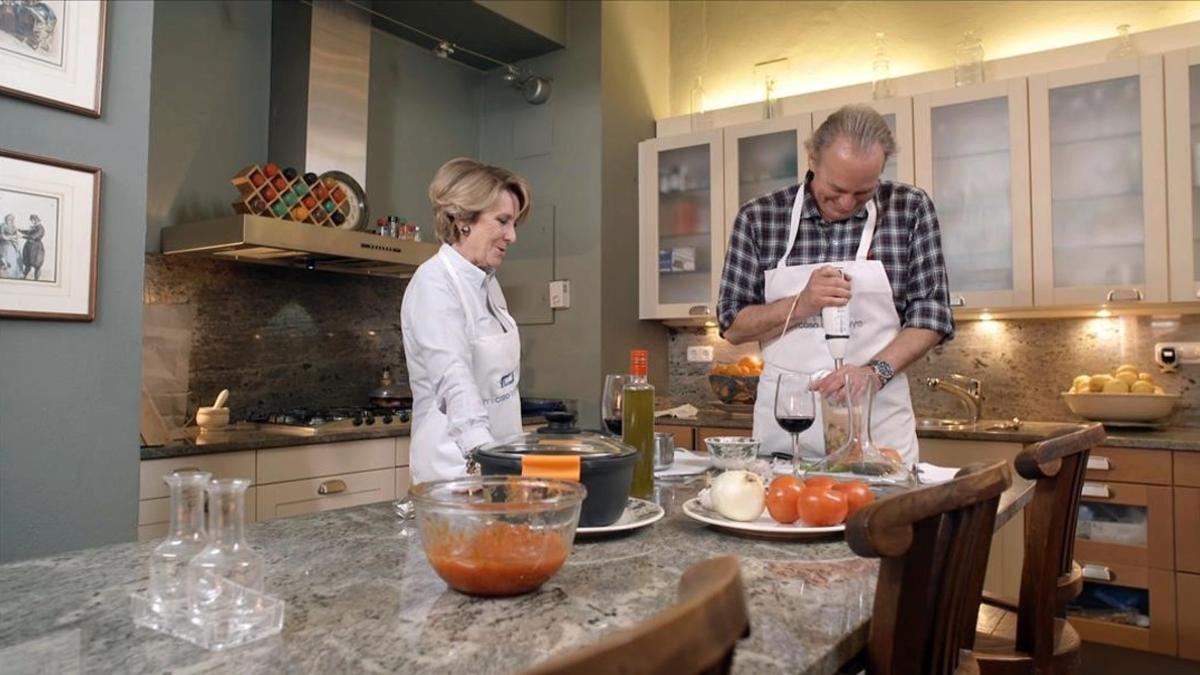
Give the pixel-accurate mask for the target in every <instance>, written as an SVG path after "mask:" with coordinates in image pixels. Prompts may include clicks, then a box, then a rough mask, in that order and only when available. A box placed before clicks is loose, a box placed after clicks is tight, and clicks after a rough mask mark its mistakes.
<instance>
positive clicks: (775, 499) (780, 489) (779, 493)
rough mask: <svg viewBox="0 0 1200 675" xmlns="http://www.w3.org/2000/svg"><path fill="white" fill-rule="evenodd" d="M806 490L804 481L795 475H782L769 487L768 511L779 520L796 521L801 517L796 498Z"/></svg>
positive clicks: (782, 521)
mask: <svg viewBox="0 0 1200 675" xmlns="http://www.w3.org/2000/svg"><path fill="white" fill-rule="evenodd" d="M803 490H804V482H803V481H801V480H800V479H799V478H796V477H795V476H780V477H778V478H776V479H775V480H773V481H771V486H770V487H769V488H767V512H768V513H770V514H771V517H772V518H774V519H775V520H776V521H777V522H780V523H794V522H796V519H797V518H799V517H800V514H799V512H797V511H796V498H797V497H799V496H800V493H801V492H802V491H803Z"/></svg>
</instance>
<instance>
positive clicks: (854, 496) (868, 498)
mask: <svg viewBox="0 0 1200 675" xmlns="http://www.w3.org/2000/svg"><path fill="white" fill-rule="evenodd" d="M833 489H834V490H837V491H838V492H840V493H842V495H844V496H845V497H846V517H847V518H849V517H850V516H852V515H854V512H855V511H857V510H859V509H861V508H862V507H864V506H866V505H867V504H870V503H871V502H873V501H875V493H874V492H872V491H871V488H870V486H868V485H867V484H866V483H864V482H863V481H861V480H848V481H846V482H844V483H837V484H836V485H834V486H833Z"/></svg>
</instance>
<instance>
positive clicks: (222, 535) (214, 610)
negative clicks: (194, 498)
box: [188, 478, 266, 620]
mask: <svg viewBox="0 0 1200 675" xmlns="http://www.w3.org/2000/svg"><path fill="white" fill-rule="evenodd" d="M248 487H250V481H248V480H246V479H244V478H225V479H219V480H214V481H211V482H210V483H209V484H208V498H209V528H208V536H209V543H208V546H207V547H205V549H204V550H203V551H201V552H200V553H199V554H198V555H197V556H196V557H195V558H192V560H191V562H189V563H188V585H189V589H188V591H189V593H188V599H189V605H190V608H191V611H192V614H193V620H200V619H202V618H203V617H207V616H215V615H228V614H238V613H243V612H245V613H253V612H254V611H255V609H256V608H255V606H254V603H255V600H254V598H256V597H260V596H259V594H260V593H261V592H262V590H263V575H264V571H265V568H266V561H265V560H264V559H263V557H262V555H260V554H259V553H258V552H256V551H255V550H254V549H252V548H250V546H249V545H248V544H247V543H246V536H245V523H246V488H248ZM227 582H233V583H227ZM246 590H249V591H252V592H253V593H246V592H245V591H246Z"/></svg>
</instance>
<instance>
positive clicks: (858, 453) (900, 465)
mask: <svg viewBox="0 0 1200 675" xmlns="http://www.w3.org/2000/svg"><path fill="white" fill-rule="evenodd" d="M844 377H845V379H844V381H843V386H842V389H841V390H839V391H838V392H836V393H834V394H832V395H829V396H823V397H822V399H821V413H822V416H823V419H824V425H825V452H826V456H825V457H824V458H823V459H821V460H820V461H818V462H817V463H816V464H815V465H813V466H811V467H809V469H808V471H807V473H828V474H835V475H838V476H839V477H841V476H845V477H846V478H847V479H850V478H856V479H861V480H866V481H868V482H881V483H889V484H900V485H911V484H912V483H913V479H912V473H911V471H909V468H908V467H907V466H906V465H905V464H904V461H903V459H902V458H901V457H900V455H899V453H897V452H896V451H895V450H893V449H888V448H881V447H879V446H877V445H876V444H875V442H874V441H873V440H872V438H871V408H872V404H873V403H874V398H875V388H876V380H875V377H874V375H872V374H867V373H847V374H846V375H845V376H844Z"/></svg>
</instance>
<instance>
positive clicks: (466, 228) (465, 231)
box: [458, 225, 471, 237]
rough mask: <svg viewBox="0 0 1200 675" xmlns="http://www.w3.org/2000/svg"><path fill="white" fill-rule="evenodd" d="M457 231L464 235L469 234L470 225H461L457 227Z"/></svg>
mask: <svg viewBox="0 0 1200 675" xmlns="http://www.w3.org/2000/svg"><path fill="white" fill-rule="evenodd" d="M458 233H459V234H461V235H462V236H464V237H465V236H467V235H469V234H471V226H470V225H463V226H462V227H460V228H458Z"/></svg>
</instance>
